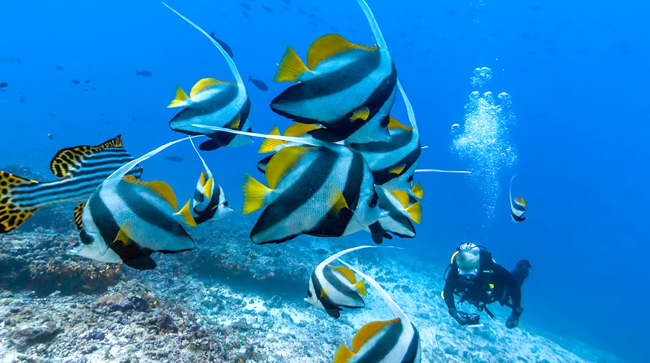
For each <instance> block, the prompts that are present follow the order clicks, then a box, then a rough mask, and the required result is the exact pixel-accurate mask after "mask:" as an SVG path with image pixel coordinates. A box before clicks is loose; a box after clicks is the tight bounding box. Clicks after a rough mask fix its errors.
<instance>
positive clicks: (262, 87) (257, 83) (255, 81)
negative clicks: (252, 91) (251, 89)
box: [248, 76, 269, 91]
mask: <svg viewBox="0 0 650 363" xmlns="http://www.w3.org/2000/svg"><path fill="white" fill-rule="evenodd" d="M248 82H251V83H252V84H254V85H255V87H257V88H258V89H259V90H261V91H268V90H269V86H267V85H266V83H264V82H262V81H260V80H259V79H255V78H252V76H248Z"/></svg>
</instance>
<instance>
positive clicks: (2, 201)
mask: <svg viewBox="0 0 650 363" xmlns="http://www.w3.org/2000/svg"><path fill="white" fill-rule="evenodd" d="M29 184H38V182H37V181H34V180H29V179H25V178H21V177H19V176H15V175H13V174H10V173H7V172H4V171H0V233H7V232H10V231H13V230H14V229H16V228H18V227H20V225H21V224H23V223H24V222H25V221H26V220H27V218H29V217H31V216H32V215H33V214H34V212H36V210H37V209H38V208H40V206H37V207H31V208H25V207H22V206H21V205H20V204H18V203H16V201H15V200H14V198H13V192H14V191H15V190H16V188H17V187H20V186H23V185H29Z"/></svg>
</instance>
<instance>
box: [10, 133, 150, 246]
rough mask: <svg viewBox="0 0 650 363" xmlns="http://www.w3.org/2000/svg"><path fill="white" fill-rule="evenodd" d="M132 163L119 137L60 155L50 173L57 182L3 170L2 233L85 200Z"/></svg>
mask: <svg viewBox="0 0 650 363" xmlns="http://www.w3.org/2000/svg"><path fill="white" fill-rule="evenodd" d="M49 135H51V134H48V137H50V136H49ZM52 138H53V136H52ZM131 160H133V157H132V156H131V154H129V153H128V152H127V151H126V150H125V149H124V146H123V145H122V136H121V135H118V136H117V137H115V138H114V139H111V140H107V141H105V142H103V143H101V144H99V145H97V146H85V145H84V146H76V147H70V148H65V149H62V150H60V151H59V152H57V153H56V155H55V156H54V158H53V159H52V161H51V162H50V170H51V171H52V173H53V174H54V175H55V176H56V177H58V178H60V179H59V180H56V181H50V182H37V181H34V180H28V179H25V178H21V177H19V176H15V175H12V174H9V173H6V172H4V171H0V233H6V232H9V231H12V230H14V229H16V228H18V227H19V226H20V225H21V224H23V222H25V220H27V218H29V217H31V216H32V215H33V214H34V212H36V210H38V209H39V208H41V207H43V206H46V205H48V204H55V203H63V202H73V201H85V200H86V199H88V197H90V195H91V194H92V193H93V191H94V190H95V189H96V188H97V186H98V185H99V184H101V182H102V181H104V179H106V178H107V177H108V176H109V175H111V173H113V172H114V171H115V170H117V169H118V168H119V167H120V166H122V165H124V164H125V163H127V162H129V161H131ZM129 175H132V176H134V177H137V178H139V177H140V176H141V175H142V168H140V167H138V168H134V169H133V170H130V171H129Z"/></svg>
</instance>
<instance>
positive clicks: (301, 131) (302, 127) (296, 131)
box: [284, 123, 321, 137]
mask: <svg viewBox="0 0 650 363" xmlns="http://www.w3.org/2000/svg"><path fill="white" fill-rule="evenodd" d="M320 128H321V127H320V126H318V125H314V124H301V123H295V124H293V125H291V126H289V127H287V129H286V130H284V136H292V137H298V136H304V135H306V134H307V133H309V132H310V131H313V130H316V129H320Z"/></svg>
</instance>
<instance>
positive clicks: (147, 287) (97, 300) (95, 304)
mask: <svg viewBox="0 0 650 363" xmlns="http://www.w3.org/2000/svg"><path fill="white" fill-rule="evenodd" d="M249 230H250V220H248V219H246V218H241V217H238V218H229V219H228V222H227V223H217V222H215V223H211V224H209V225H208V228H204V229H203V232H201V230H195V231H193V235H194V236H195V241H196V244H197V246H196V249H195V250H193V251H190V252H187V253H183V254H177V255H159V256H156V260H157V263H158V267H157V268H156V269H155V270H152V271H135V270H132V269H129V268H126V267H121V266H119V265H111V266H107V265H105V264H101V263H96V262H92V261H89V260H85V259H82V258H79V257H76V256H70V255H69V254H67V253H66V250H67V249H68V248H69V247H71V245H72V244H73V243H74V242H73V241H74V238H73V237H74V232H68V233H60V232H54V231H48V230H39V231H38V232H27V233H22V232H13V233H10V234H7V235H4V236H0V362H2V363H18V362H33V363H41V362H55V363H59V362H60V363H86V362H111V363H113V362H114V363H145V362H251V363H261V362H297V363H302V362H304V363H307V362H309V363H320V362H323V363H325V362H331V361H332V359H333V356H334V353H335V351H336V349H337V348H338V346H339V345H340V344H342V343H344V344H348V345H349V344H350V341H351V340H352V337H353V336H354V333H355V332H356V331H357V330H358V329H359V328H360V327H361V326H363V325H364V324H365V323H368V322H370V321H373V320H381V319H390V318H392V314H391V313H390V310H389V309H388V308H387V307H386V306H385V304H384V303H383V301H382V300H381V299H380V298H379V297H378V296H376V294H375V293H374V290H373V289H371V288H370V289H369V290H368V292H369V296H368V297H367V298H366V308H365V309H362V310H346V311H344V312H343V313H342V316H341V318H340V319H332V318H330V317H329V316H327V315H326V314H325V313H324V312H322V311H319V310H317V309H315V308H314V307H312V306H311V305H309V304H307V303H306V302H304V301H303V300H302V299H303V297H304V296H305V293H306V291H307V281H308V280H307V279H308V277H309V274H310V272H311V269H313V268H314V266H315V265H316V264H317V263H319V262H320V261H321V260H323V259H325V258H326V257H327V256H329V255H331V254H333V253H334V252H337V251H340V250H342V249H345V248H349V247H351V246H353V245H355V243H354V242H353V240H351V239H338V240H323V239H317V238H309V237H301V238H299V239H297V240H295V241H292V242H290V243H284V244H281V245H263V246H257V245H255V244H253V243H252V242H250V240H249V239H248V235H247V231H249ZM401 245H404V246H406V247H407V246H408V243H401ZM345 260H346V262H349V263H352V264H355V265H357V266H359V267H360V268H361V269H363V270H364V271H366V273H368V274H369V275H371V276H374V277H375V279H376V280H377V281H378V282H379V283H380V284H382V285H383V286H384V288H385V289H386V290H387V291H388V292H389V293H390V294H391V295H392V297H393V298H394V300H395V301H396V302H397V303H398V304H399V305H400V306H401V307H402V309H403V310H404V311H405V312H406V314H407V315H409V317H410V318H411V320H412V321H413V323H414V324H415V325H416V326H417V327H418V330H419V332H420V336H421V343H422V358H423V362H485V363H487V362H536V363H551V362H576V363H577V362H588V361H595V360H596V359H594V358H593V357H594V355H593V354H592V353H593V352H591V353H589V354H592V355H591V356H588V357H587V358H585V354H582V356H583V357H580V356H578V355H576V354H575V353H573V352H571V351H569V350H567V349H565V348H563V347H561V346H560V345H558V344H557V343H555V342H554V341H552V340H550V339H548V338H545V337H542V336H538V335H534V334H531V333H530V332H529V329H527V326H526V323H525V320H523V321H522V326H521V327H520V328H518V329H514V330H508V329H506V328H505V327H504V325H503V321H504V320H505V317H506V316H507V315H506V314H507V311H506V310H501V309H499V308H497V309H495V310H496V314H497V319H496V320H490V319H489V318H488V317H487V316H483V317H482V322H483V323H484V326H483V327H481V328H461V327H459V326H457V325H456V323H455V322H454V321H453V320H452V319H451V318H450V317H449V316H448V314H447V312H446V307H445V306H444V302H443V301H442V299H441V298H440V291H441V289H442V279H432V278H431V275H432V274H435V275H436V276H439V275H440V274H441V273H442V272H443V271H444V267H440V266H433V265H429V264H427V263H425V262H423V261H419V260H415V259H413V258H412V257H411V256H409V255H408V254H407V253H406V252H405V251H400V250H396V249H381V248H378V249H367V250H362V251H357V252H355V253H354V254H350V255H348V256H346V258H345ZM8 266H9V267H8ZM107 269H108V270H107ZM109 270H110V273H108V272H106V271H109ZM26 271H29V274H28V273H27V272H26ZM423 271H431V272H430V273H429V274H426V273H423ZM18 276H23V277H22V278H18ZM25 276H28V277H29V278H26V277H25ZM39 276H40V277H39ZM89 276H92V278H90V277H89ZM65 281H75V282H74V283H73V282H67V283H66V282H65ZM41 285H43V286H41ZM45 286H47V288H46V287H45ZM583 348H584V347H583ZM582 353H585V352H584V351H582ZM597 359H598V360H597V361H598V362H612V363H614V362H620V361H619V360H618V359H617V358H615V357H612V356H609V355H606V354H604V353H603V355H601V356H598V357H597Z"/></svg>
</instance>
